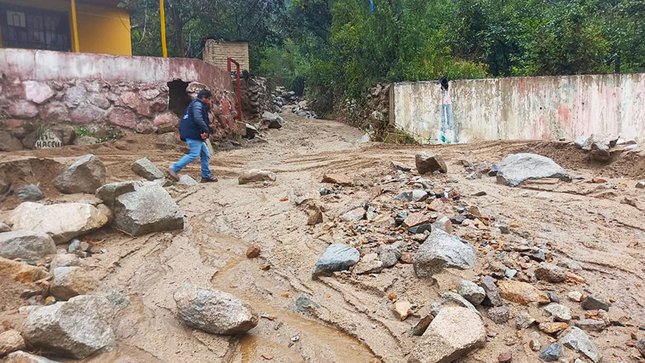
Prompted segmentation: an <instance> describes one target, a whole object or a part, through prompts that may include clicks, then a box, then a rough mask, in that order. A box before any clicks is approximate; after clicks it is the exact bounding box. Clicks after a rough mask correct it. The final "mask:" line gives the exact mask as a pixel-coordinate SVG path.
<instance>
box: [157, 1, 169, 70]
mask: <svg viewBox="0 0 645 363" xmlns="http://www.w3.org/2000/svg"><path fill="white" fill-rule="evenodd" d="M159 24H160V25H161V54H162V55H163V57H164V58H168V46H167V44H166V9H165V7H164V0H159Z"/></svg>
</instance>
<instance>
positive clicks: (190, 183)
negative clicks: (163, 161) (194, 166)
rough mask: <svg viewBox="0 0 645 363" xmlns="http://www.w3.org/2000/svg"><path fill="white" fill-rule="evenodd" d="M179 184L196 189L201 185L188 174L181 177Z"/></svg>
mask: <svg viewBox="0 0 645 363" xmlns="http://www.w3.org/2000/svg"><path fill="white" fill-rule="evenodd" d="M177 184H179V185H184V186H187V187H194V186H197V185H199V183H197V180H195V179H193V177H192V176H190V175H188V174H183V175H181V176H180V177H179V181H178V182H177Z"/></svg>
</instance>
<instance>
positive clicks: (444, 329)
mask: <svg viewBox="0 0 645 363" xmlns="http://www.w3.org/2000/svg"><path fill="white" fill-rule="evenodd" d="M464 327H468V329H464ZM485 341H486V328H485V327H484V322H483V321H482V319H481V317H480V316H479V315H477V313H476V312H474V311H472V310H470V309H466V308H461V307H446V308H444V309H442V310H441V311H440V312H439V314H438V315H437V316H436V317H435V318H434V319H433V320H432V322H431V323H430V326H429V327H428V329H427V330H426V332H425V333H424V334H423V337H422V338H421V340H420V341H419V343H418V344H417V346H416V347H415V348H414V349H413V350H412V352H411V353H410V357H409V359H408V362H409V363H426V362H434V363H444V362H453V361H455V360H458V359H459V358H461V357H463V356H465V355H466V354H468V353H469V352H471V351H472V350H475V349H477V348H480V347H482V346H483V345H484V343H485Z"/></svg>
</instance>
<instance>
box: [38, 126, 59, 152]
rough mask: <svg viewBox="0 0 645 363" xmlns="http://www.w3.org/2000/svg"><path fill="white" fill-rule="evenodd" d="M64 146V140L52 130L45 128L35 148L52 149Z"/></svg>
mask: <svg viewBox="0 0 645 363" xmlns="http://www.w3.org/2000/svg"><path fill="white" fill-rule="evenodd" d="M61 146H63V142H62V141H61V140H60V139H59V138H58V136H56V134H55V133H53V132H51V131H50V130H44V131H43V132H42V134H41V135H40V137H39V138H38V140H36V143H35V144H34V149H51V148H55V147H61Z"/></svg>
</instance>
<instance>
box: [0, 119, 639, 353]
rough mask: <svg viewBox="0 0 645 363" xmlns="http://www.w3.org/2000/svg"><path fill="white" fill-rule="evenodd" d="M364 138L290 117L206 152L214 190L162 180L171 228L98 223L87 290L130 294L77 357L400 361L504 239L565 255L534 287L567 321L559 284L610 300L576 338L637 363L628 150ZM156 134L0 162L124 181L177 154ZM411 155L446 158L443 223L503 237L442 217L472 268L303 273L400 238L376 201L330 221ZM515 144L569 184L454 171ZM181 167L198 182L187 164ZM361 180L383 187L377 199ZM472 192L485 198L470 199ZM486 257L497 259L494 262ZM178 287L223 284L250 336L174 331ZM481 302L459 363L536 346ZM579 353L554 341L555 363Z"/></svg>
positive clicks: (439, 180)
mask: <svg viewBox="0 0 645 363" xmlns="http://www.w3.org/2000/svg"><path fill="white" fill-rule="evenodd" d="M362 136H363V134H362V132H360V131H359V130H357V129H354V128H352V127H349V126H347V125H344V124H341V123H337V122H333V121H323V120H305V119H299V118H288V123H287V124H286V125H285V127H284V128H282V129H281V130H269V131H266V132H265V133H264V134H263V137H264V139H265V140H266V141H256V142H251V143H244V145H243V147H241V148H234V149H231V150H227V151H220V152H218V153H217V155H216V156H215V158H214V164H215V171H216V174H217V175H218V176H219V177H220V182H219V183H216V184H201V185H199V186H197V187H194V188H192V189H182V188H176V187H171V188H170V192H171V194H172V195H173V197H174V198H175V199H176V200H177V201H178V204H179V205H180V207H181V209H182V210H183V212H184V213H185V215H186V222H187V223H186V228H185V230H183V231H177V232H173V233H158V234H152V235H147V236H144V237H138V238H132V237H128V236H125V235H123V234H121V233H119V232H116V231H112V230H110V229H106V230H102V231H99V232H96V233H93V234H91V235H88V236H85V237H84V238H83V239H84V240H86V241H88V242H90V243H91V244H93V246H94V248H93V250H95V251H96V250H100V251H101V252H102V253H96V254H93V255H92V256H91V257H88V258H87V259H86V260H85V262H86V266H87V267H88V269H89V270H90V271H91V273H93V274H95V275H96V276H97V277H99V278H100V281H101V290H105V291H109V290H117V291H121V292H123V293H125V294H127V295H128V296H129V297H130V300H131V304H130V307H129V308H128V309H126V310H125V311H124V312H122V313H121V315H120V316H119V317H118V319H117V321H116V322H115V331H116V334H117V336H118V344H117V346H116V347H115V348H113V349H112V350H110V351H108V352H105V353H102V354H100V355H97V356H95V357H93V358H91V359H87V360H86V361H87V362H269V361H271V362H302V361H305V362H380V361H383V362H403V361H406V360H407V359H406V356H407V354H408V353H409V352H410V351H411V350H412V349H413V348H414V345H415V343H416V342H417V339H418V338H417V337H410V336H409V335H408V331H409V329H410V327H411V326H413V325H414V324H415V323H416V322H417V321H418V320H419V314H421V312H423V311H424V309H425V310H427V309H428V307H429V306H430V304H431V303H432V302H434V301H438V300H439V294H440V293H441V292H445V291H447V290H449V289H451V288H454V286H455V285H457V284H458V283H459V281H460V280H461V279H464V278H465V279H470V280H472V281H477V279H478V277H479V275H480V274H484V273H489V272H490V271H491V269H493V266H492V265H494V264H495V263H494V262H493V260H495V259H497V260H501V261H505V263H506V264H507V266H508V267H516V266H517V265H513V264H514V263H515V262H517V261H515V262H514V261H507V260H504V258H506V259H508V258H510V257H512V256H514V255H513V254H512V253H511V251H512V246H513V245H514V244H515V243H520V242H522V243H529V244H530V245H531V246H537V247H541V248H544V249H545V250H548V251H549V252H550V256H549V258H553V259H556V260H564V259H571V260H573V261H576V262H578V263H579V264H580V265H581V267H582V270H580V271H576V274H578V275H579V276H581V277H583V278H584V280H585V282H568V283H563V284H555V285H554V284H546V283H543V282H537V283H535V285H536V286H538V287H539V288H541V289H543V290H545V291H551V292H553V293H554V294H556V295H557V296H558V297H559V298H560V300H561V301H562V302H563V303H564V304H565V305H568V306H570V307H572V310H573V312H574V315H578V316H584V315H585V312H584V311H583V310H582V309H581V308H580V307H579V304H578V303H573V302H571V301H568V300H567V293H568V292H569V291H573V290H579V291H585V292H586V293H587V294H593V295H598V296H602V297H604V298H606V299H607V300H609V301H611V303H612V304H611V309H610V315H611V316H612V319H614V320H615V321H620V322H622V324H623V325H624V326H610V327H608V328H607V329H605V330H604V331H603V332H590V333H589V335H590V336H591V337H592V339H593V340H594V342H595V343H596V344H597V345H598V347H599V348H600V350H601V351H602V352H603V355H604V357H605V361H606V362H638V361H642V358H638V357H640V355H639V354H638V351H637V350H636V349H635V348H633V347H632V346H633V339H632V338H633V337H632V335H634V337H636V338H638V339H643V338H645V331H641V330H639V327H642V326H645V288H643V283H644V281H643V280H644V277H643V276H645V265H644V261H645V249H644V247H643V246H644V244H645V223H643V219H644V217H645V191H644V190H639V189H636V188H635V184H636V180H638V179H639V178H641V179H642V178H645V157H643V155H642V154H628V155H622V156H621V157H619V158H616V160H614V161H613V162H612V163H611V164H609V165H599V164H593V163H589V162H588V160H587V157H586V155H585V154H584V153H583V152H582V151H579V150H577V149H575V148H574V147H573V146H572V145H571V144H568V143H543V142H487V143H474V144H469V145H453V146H424V147H421V146H409V147H404V146H395V145H382V144H375V143H361V141H360V140H361V137H362ZM157 138H158V136H155V135H135V136H128V137H126V138H125V139H122V140H118V141H113V142H109V143H105V144H100V145H94V146H86V147H78V146H72V147H66V148H61V149H52V150H40V151H29V152H27V151H25V152H18V153H11V154H7V153H4V154H1V153H0V162H5V161H9V160H18V159H22V158H25V157H32V156H36V157H41V158H54V159H56V160H58V161H61V162H66V161H69V160H73V158H74V157H77V156H80V155H84V154H87V153H93V154H95V155H97V156H98V157H99V158H100V159H101V160H102V161H103V162H104V163H105V164H106V166H107V169H108V174H109V181H120V180H132V179H137V177H136V176H135V174H134V173H133V172H132V171H131V170H130V166H131V164H132V162H133V161H135V160H137V159H139V158H142V157H148V158H149V159H150V160H152V161H153V162H155V163H156V164H157V165H158V166H160V167H163V168H166V167H167V166H168V165H169V164H170V163H171V162H173V161H175V160H176V159H178V158H179V157H180V156H181V148H180V147H179V146H170V145H168V144H164V143H161V142H160V141H159V140H158V139H157ZM421 150H426V151H431V152H433V153H437V154H439V155H441V156H442V157H443V158H444V159H445V160H446V162H447V163H448V168H449V173H448V174H447V175H434V176H430V177H428V178H429V179H431V180H433V183H434V185H435V187H436V188H439V189H441V188H444V189H445V188H449V189H452V190H456V191H457V192H458V193H459V194H460V195H461V198H460V199H459V200H458V201H456V202H454V203H453V202H451V203H452V204H450V205H447V206H446V208H445V209H443V210H441V211H440V212H441V213H446V214H448V215H449V216H450V214H451V213H454V210H452V209H451V208H452V206H453V204H454V205H455V206H456V205H464V206H473V205H474V206H477V207H479V209H480V211H481V213H482V215H485V216H486V217H487V218H488V219H490V220H495V221H503V222H505V223H507V224H508V225H510V226H511V232H512V233H511V234H510V235H508V236H501V235H499V234H496V233H493V231H490V233H486V232H484V233H480V232H481V231H476V230H475V229H476V227H472V226H471V227H462V226H456V234H458V235H460V236H461V237H462V238H464V239H466V240H470V241H471V242H472V243H473V244H474V245H475V246H476V247H477V249H478V262H477V267H476V268H475V269H474V270H470V271H455V270H449V271H446V272H443V273H441V274H440V275H439V276H437V279H436V281H433V280H428V279H418V278H417V277H415V275H414V272H413V267H412V265H411V264H404V263H399V264H397V265H396V266H395V267H393V268H391V269H386V270H384V271H383V272H381V273H379V274H372V275H361V276H356V275H354V274H351V273H339V274H337V275H336V276H333V277H322V278H320V279H319V280H312V278H311V272H312V268H313V265H314V263H315V262H316V260H317V258H318V256H319V255H320V254H321V253H322V252H323V251H324V249H325V248H326V246H327V245H328V244H329V243H331V242H343V243H350V244H352V245H355V246H359V249H360V250H361V251H363V252H365V250H367V249H368V247H365V249H363V248H362V247H361V246H363V245H365V246H368V245H371V246H373V245H374V244H381V243H388V242H391V238H395V239H396V237H398V236H400V237H401V239H403V240H404V241H406V242H408V241H410V236H409V235H408V234H407V232H405V231H403V230H398V229H396V228H392V227H390V226H389V225H390V218H391V216H392V211H391V210H384V209H381V210H378V213H379V214H380V215H382V216H383V217H382V218H381V219H380V222H375V223H377V224H378V226H376V225H371V224H370V223H369V222H367V221H362V222H359V223H356V225H354V226H352V225H349V224H348V223H345V222H340V221H338V219H337V217H338V216H339V215H340V214H341V213H343V212H345V211H347V210H349V209H351V208H352V207H355V206H360V205H362V204H363V203H364V202H365V201H371V202H373V203H377V204H378V203H380V204H379V205H384V204H385V205H387V204H388V203H390V201H392V199H393V198H394V196H396V194H398V192H399V191H401V190H404V189H406V188H407V190H410V189H411V187H406V186H405V184H403V185H401V183H398V182H397V180H398V178H399V176H400V174H399V173H398V172H397V171H395V170H393V169H392V168H391V166H390V161H398V162H401V163H403V164H406V165H409V166H410V167H413V166H414V155H415V154H416V153H418V152H419V151H421ZM518 151H529V152H536V153H539V154H542V155H545V156H549V157H552V158H554V159H555V161H556V162H559V163H561V165H562V166H564V167H565V168H567V170H568V171H569V172H570V173H571V174H572V176H574V180H573V182H571V183H565V182H552V181H549V182H544V183H530V184H529V185H527V186H525V187H522V188H510V187H506V186H502V185H499V184H496V183H495V178H491V177H487V176H484V177H483V178H482V179H475V180H468V179H466V176H467V175H468V172H467V171H466V170H465V169H464V166H463V163H462V160H465V161H468V162H470V163H480V162H484V163H488V164H489V165H490V164H492V163H493V162H497V161H499V160H501V159H502V158H503V157H504V156H506V155H508V154H509V153H514V152H518ZM66 158H69V159H66ZM50 167H51V168H54V169H55V166H50ZM251 168H261V169H267V170H271V171H273V172H275V173H277V176H278V178H277V181H276V182H275V183H271V184H269V185H262V184H259V185H244V186H240V185H238V183H237V175H238V174H239V173H240V172H241V171H244V170H247V169H251ZM185 172H187V173H189V174H190V175H192V176H193V177H194V178H196V179H198V177H199V169H198V165H192V166H190V167H189V168H187V169H186V170H185ZM330 172H333V173H344V174H347V175H349V176H350V177H351V178H352V179H353V180H354V186H348V187H341V188H335V193H334V194H333V195H331V196H324V197H321V196H320V194H319V190H320V188H322V187H326V188H332V186H331V185H328V184H322V183H321V179H322V176H323V174H325V173H330ZM51 174H54V173H53V172H52V173H51ZM413 174H414V171H413V172H411V173H408V174H407V175H409V176H411V175H413ZM48 175H49V174H48V173H47V172H45V171H43V172H42V173H40V175H26V176H24V177H23V178H22V179H23V180H22V182H35V181H39V182H40V183H41V186H42V187H43V190H44V191H45V194H46V195H47V197H48V199H49V200H50V201H53V200H70V199H74V198H75V197H74V196H62V195H59V194H57V192H56V191H55V189H53V188H50V187H49V185H48V182H47V180H43V178H48ZM49 176H51V175H49ZM388 176H392V178H388ZM595 177H603V178H605V179H607V183H600V184H594V183H591V182H590V181H591V179H592V178H595ZM30 179H32V180H30ZM35 179H38V180H35ZM392 180H394V182H393V181H392ZM373 186H380V187H382V188H383V189H386V190H385V192H384V193H382V194H380V195H378V196H375V195H374V194H373V190H374V189H373ZM387 189H391V192H389V193H388V192H387ZM478 192H485V193H486V195H484V196H479V197H475V196H473V195H474V194H475V193H478ZM303 197H305V198H306V197H309V198H313V199H314V200H316V201H318V202H319V203H320V204H321V205H323V206H324V208H325V210H326V212H325V219H324V222H323V223H322V224H318V225H316V226H308V225H307V223H306V222H307V214H306V213H305V211H304V208H303V207H302V206H297V205H296V203H295V202H296V201H298V200H299V199H302V198H303ZM12 198H13V197H9V198H5V199H3V200H2V201H1V203H2V207H1V208H0V209H1V210H2V212H0V220H1V218H2V217H3V214H4V215H6V213H7V211H8V210H10V209H11V208H13V207H15V206H16V205H17V204H18V201H17V200H16V199H12ZM377 221H379V219H377ZM357 227H361V228H357ZM383 231H385V232H383ZM482 235H483V239H482ZM487 235H488V236H487ZM484 242H485V243H484ZM252 243H255V244H258V245H259V246H260V247H261V249H262V253H261V256H260V258H258V259H247V258H246V257H245V252H246V249H247V247H248V246H249V245H250V244H252ZM410 243H412V242H410ZM490 245H492V246H493V248H492V249H491V248H490V247H489V246H490ZM508 246H511V248H510V249H509V248H507V247H508ZM491 251H492V252H491ZM499 254H502V255H505V257H504V256H502V257H503V258H499ZM496 256H497V257H496ZM518 269H519V270H520V271H521V268H520V267H518ZM185 282H190V283H192V284H196V285H199V286H202V287H212V288H216V289H220V290H224V291H227V292H230V293H232V294H234V295H236V296H238V297H239V298H241V299H243V300H245V301H247V302H248V303H249V304H250V305H252V306H253V307H254V308H255V309H256V310H257V311H258V312H260V313H261V314H262V319H261V320H260V323H259V325H258V326H257V327H256V328H255V329H253V330H251V332H250V334H248V335H245V336H242V337H232V338H231V337H219V336H214V335H209V334H206V333H202V332H200V331H196V330H194V329H191V328H188V327H186V326H184V325H182V324H181V323H180V322H179V320H178V319H177V318H176V316H175V311H176V308H175V302H174V300H173V298H172V294H173V292H174V291H175V289H176V288H177V287H179V286H180V285H181V284H183V283H185ZM3 291H8V292H9V293H7V294H5V293H4V292H3V295H4V296H3V298H2V303H3V305H4V306H5V308H6V310H5V311H2V312H0V318H2V319H3V320H4V321H5V326H6V325H12V324H18V322H19V321H20V319H21V318H20V316H19V314H18V313H17V308H18V307H19V306H20V305H25V304H26V302H25V301H24V300H22V299H20V298H19V297H18V296H16V292H11V291H12V290H11V289H3ZM392 292H394V293H395V294H396V295H397V298H398V299H406V300H408V301H410V302H412V303H413V304H415V305H416V306H415V309H416V311H418V312H419V313H418V314H416V315H413V316H412V317H410V318H408V319H407V320H405V321H399V320H397V319H396V318H395V317H394V315H393V314H392V311H391V305H392V302H391V301H390V299H389V298H388V295H389V294H390V293H392ZM303 294H307V295H308V296H310V300H311V301H313V303H310V304H309V307H307V306H304V307H303V306H302V304H296V301H297V300H298V298H299V297H301V296H304V295H303ZM390 297H391V296H390ZM302 301H303V300H302V299H301V300H300V302H302ZM305 305H306V304H305ZM510 306H511V312H512V313H513V316H514V315H515V314H517V313H519V312H520V311H522V310H528V311H530V312H531V313H532V314H533V316H534V317H535V318H538V319H539V318H541V309H539V308H538V307H537V306H529V307H521V306H519V305H514V304H510ZM479 309H480V311H481V312H482V315H483V316H484V317H485V322H486V324H487V331H488V339H487V343H486V345H485V346H484V348H482V349H480V350H478V351H475V352H473V353H471V354H470V355H469V356H467V357H465V358H463V359H462V360H461V361H462V362H486V363H490V362H496V361H497V356H498V355H499V354H500V353H502V352H506V351H511V352H512V353H513V357H514V362H535V361H538V358H537V353H535V352H533V351H532V350H531V349H530V348H529V346H528V344H527V342H528V335H529V333H530V332H531V331H537V328H536V327H532V328H529V329H526V330H520V331H518V330H517V329H516V328H515V324H514V320H513V319H512V320H511V321H509V322H508V323H506V324H502V325H497V324H495V323H493V322H492V321H490V320H489V319H488V318H486V314H485V311H486V309H485V308H482V307H480V308H479ZM464 328H467V327H464ZM550 339H551V340H553V341H555V339H553V338H550V337H548V336H547V335H545V334H542V336H541V340H542V344H543V346H545V345H546V344H547V343H548V342H549V341H550ZM578 357H579V355H578V354H576V353H573V352H572V351H570V350H566V349H565V356H564V358H565V359H567V360H566V361H570V362H573V360H574V359H575V358H578Z"/></svg>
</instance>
